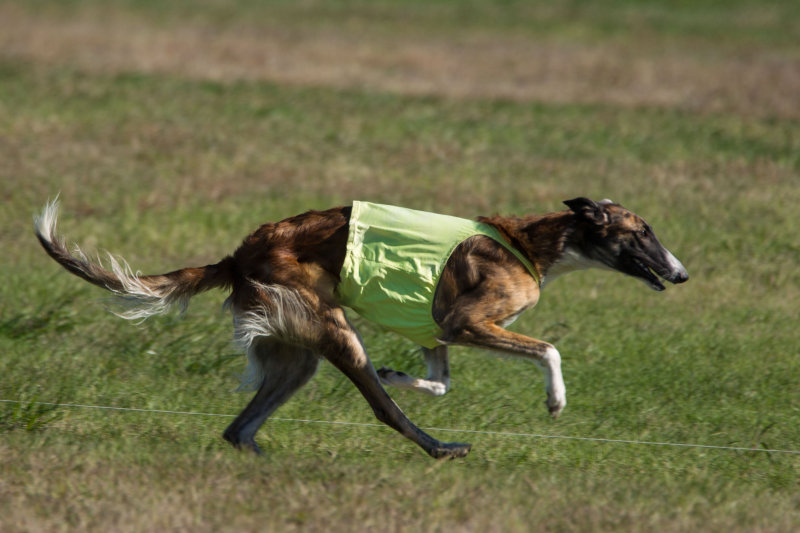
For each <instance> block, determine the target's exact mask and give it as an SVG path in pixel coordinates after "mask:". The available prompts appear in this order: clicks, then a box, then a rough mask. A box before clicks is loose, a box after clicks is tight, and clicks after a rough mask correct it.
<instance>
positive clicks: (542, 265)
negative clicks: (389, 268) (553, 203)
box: [478, 211, 603, 286]
mask: <svg viewBox="0 0 800 533" xmlns="http://www.w3.org/2000/svg"><path fill="white" fill-rule="evenodd" d="M478 220H479V221H480V222H484V223H486V224H489V225H491V226H494V227H495V228H497V229H498V230H499V231H500V232H501V233H502V234H503V235H504V236H505V237H506V238H507V239H508V240H509V241H510V242H511V244H512V245H513V246H514V247H515V248H517V249H518V250H519V251H521V252H522V253H524V254H525V256H526V257H527V258H528V260H529V261H530V262H531V263H532V264H533V266H534V268H535V269H536V272H537V273H538V275H539V280H540V284H541V285H542V286H544V285H545V284H547V283H549V282H551V281H553V280H554V279H555V278H557V277H558V276H561V275H563V274H566V273H568V272H573V271H575V270H583V269H586V268H592V267H602V266H603V265H602V264H600V263H598V262H596V261H592V260H591V259H589V258H587V257H585V256H584V255H583V254H581V253H580V251H579V248H578V247H577V246H575V245H573V244H572V241H573V239H574V235H575V214H574V213H573V212H572V211H560V212H558V213H548V214H546V215H530V216H526V217H513V216H512V217H502V216H493V217H480V218H479V219H478Z"/></svg>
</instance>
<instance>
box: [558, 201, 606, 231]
mask: <svg viewBox="0 0 800 533" xmlns="http://www.w3.org/2000/svg"><path fill="white" fill-rule="evenodd" d="M606 203H607V202H606V201H603V202H601V203H599V204H598V203H597V202H594V201H593V200H590V199H588V198H582V197H581V198H573V199H572V200H565V201H564V204H566V206H567V207H569V208H570V210H571V211H572V212H573V213H575V214H576V215H578V216H580V217H581V218H583V219H585V220H587V221H589V222H591V223H593V224H597V225H598V226H602V225H604V224H608V213H607V212H606V210H605V209H604V206H605V205H606Z"/></svg>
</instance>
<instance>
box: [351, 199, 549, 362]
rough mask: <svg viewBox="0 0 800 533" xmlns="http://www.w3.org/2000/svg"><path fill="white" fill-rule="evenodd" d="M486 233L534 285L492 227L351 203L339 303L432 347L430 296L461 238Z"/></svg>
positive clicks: (435, 329) (434, 330)
mask: <svg viewBox="0 0 800 533" xmlns="http://www.w3.org/2000/svg"><path fill="white" fill-rule="evenodd" d="M474 235H485V236H487V237H490V238H491V239H493V240H495V241H497V242H498V243H500V244H502V245H503V246H504V247H505V248H506V249H508V250H509V251H510V252H511V253H513V254H514V255H515V256H516V257H517V258H518V259H519V260H520V261H521V262H522V264H524V265H525V267H526V268H527V269H528V271H529V272H530V273H531V275H532V276H533V278H534V279H535V280H536V281H537V283H538V281H539V280H538V276H537V274H536V271H535V270H534V267H533V265H532V264H531V263H530V261H528V259H527V258H526V257H525V256H524V255H522V253H521V252H520V251H519V250H517V249H516V248H514V247H512V246H511V244H510V243H509V242H508V241H507V240H506V239H505V238H504V237H503V236H502V235H501V233H500V232H499V231H498V230H497V229H496V228H495V227H493V226H490V225H489V224H484V223H481V222H476V221H473V220H467V219H463V218H456V217H452V216H448V215H439V214H436V213H426V212H424V211H415V210H413V209H405V208H402V207H394V206H388V205H380V204H373V203H369V202H353V210H352V214H351V215H350V228H349V232H348V236H347V255H346V256H345V260H344V264H343V265H342V271H341V273H340V280H341V281H340V282H339V284H338V285H337V287H336V292H337V295H338V297H339V301H340V303H341V304H342V305H344V306H347V307H349V308H351V309H353V310H354V311H356V312H357V313H358V314H359V315H361V316H362V317H364V318H365V319H367V320H369V321H371V322H374V323H376V324H378V325H380V326H382V327H384V328H386V329H388V330H390V331H394V332H396V333H399V334H400V335H403V336H404V337H406V338H408V339H411V340H412V341H414V342H415V343H417V344H419V345H420V346H424V347H426V348H435V347H436V346H439V345H440V344H441V343H440V342H439V341H438V340H437V339H438V338H439V337H440V336H441V334H442V330H441V328H440V327H439V326H438V324H436V322H435V321H434V320H433V298H434V295H435V294H436V286H437V284H438V282H439V277H440V276H441V274H442V271H443V270H444V267H445V264H446V263H447V260H448V259H449V258H450V255H451V254H452V253H453V251H454V250H455V249H456V247H457V246H458V245H459V244H461V243H462V242H463V241H464V240H466V239H468V238H469V237H472V236H474Z"/></svg>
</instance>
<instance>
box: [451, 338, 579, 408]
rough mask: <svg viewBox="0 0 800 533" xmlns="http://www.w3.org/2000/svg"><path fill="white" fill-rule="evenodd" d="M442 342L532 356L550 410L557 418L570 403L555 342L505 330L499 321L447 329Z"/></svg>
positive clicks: (530, 357) (527, 356) (529, 357)
mask: <svg viewBox="0 0 800 533" xmlns="http://www.w3.org/2000/svg"><path fill="white" fill-rule="evenodd" d="M442 340H443V341H445V342H447V343H449V344H461V345H466V346H474V347H478V348H486V349H489V350H496V351H499V352H504V353H508V354H511V355H517V356H522V357H526V358H528V359H532V360H533V361H534V363H536V365H537V366H538V367H539V368H541V369H542V372H543V373H544V380H545V390H546V391H547V402H546V403H547V409H548V411H550V415H551V416H552V417H553V418H558V415H560V414H561V411H562V410H563V409H564V407H565V406H566V405H567V389H566V387H565V386H564V378H563V376H562V375H561V354H559V353H558V350H557V349H556V347H555V346H553V345H552V344H549V343H547V342H544V341H540V340H537V339H532V338H530V337H526V336H525V335H520V334H519V333H514V332H512V331H508V330H505V329H503V328H501V327H500V326H498V325H497V324H494V323H491V322H484V323H479V324H472V325H470V326H467V327H462V328H459V330H458V331H445V333H444V335H443V338H442Z"/></svg>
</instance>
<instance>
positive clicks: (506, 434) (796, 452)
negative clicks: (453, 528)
mask: <svg viewBox="0 0 800 533" xmlns="http://www.w3.org/2000/svg"><path fill="white" fill-rule="evenodd" d="M0 403H14V404H30V405H47V406H51V407H74V408H80V409H104V410H109V411H128V412H137V413H158V414H169V415H188V416H216V417H223V418H234V417H235V416H236V415H229V414H223V413H202V412H196V411H169V410H165V409H140V408H136V407H112V406H107V405H85V404H77V403H50V402H25V401H21V400H0ZM270 420H276V421H280V422H299V423H304V424H328V425H337V426H357V427H376V428H386V427H387V426H385V425H384V424H374V423H368V422H341V421H337V420H311V419H303V418H279V417H270ZM420 429H423V430H425V431H442V432H449V433H470V434H474V435H491V436H499V437H524V438H535V439H560V440H575V441H584V442H600V443H606V444H637V445H647V446H672V447H678V448H700V449H706V450H727V451H742V452H766V453H785V454H792V455H800V450H780V449H769V448H746V447H743V446H715V445H712V444H690V443H683V442H658V441H643V440H624V439H604V438H599V437H573V436H569V435H541V434H537V433H516V432H510V431H484V430H477V429H453V428H436V427H421V428H420Z"/></svg>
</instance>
